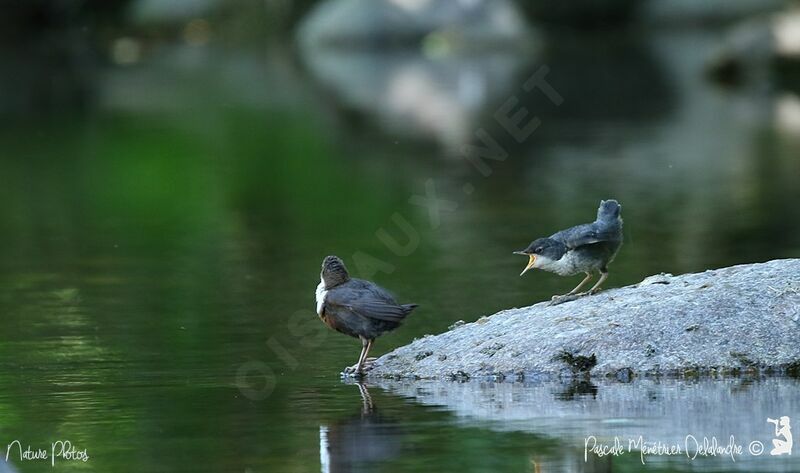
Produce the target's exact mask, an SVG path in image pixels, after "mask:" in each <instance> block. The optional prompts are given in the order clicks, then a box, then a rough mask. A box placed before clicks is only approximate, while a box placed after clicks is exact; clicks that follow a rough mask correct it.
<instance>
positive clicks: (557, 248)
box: [514, 238, 567, 276]
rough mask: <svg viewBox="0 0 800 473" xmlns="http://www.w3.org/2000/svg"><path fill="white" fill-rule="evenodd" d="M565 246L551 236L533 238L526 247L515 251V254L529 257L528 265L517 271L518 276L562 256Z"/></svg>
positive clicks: (565, 249)
mask: <svg viewBox="0 0 800 473" xmlns="http://www.w3.org/2000/svg"><path fill="white" fill-rule="evenodd" d="M566 251H567V248H566V247H565V246H564V244H562V243H559V242H557V241H556V240H553V239H551V238H539V239H536V240H533V241H532V242H531V244H530V245H528V247H527V248H525V249H524V250H522V251H515V252H514V254H515V255H524V256H527V257H528V258H530V259H529V260H528V265H527V266H525V269H523V270H522V272H521V273H519V275H520V276H522V275H523V274H525V273H526V272H527V271H528V270H529V269H531V268H542V267H545V266H547V265H548V264H550V263H552V262H553V261H558V260H560V259H561V257H562V256H564V253H566Z"/></svg>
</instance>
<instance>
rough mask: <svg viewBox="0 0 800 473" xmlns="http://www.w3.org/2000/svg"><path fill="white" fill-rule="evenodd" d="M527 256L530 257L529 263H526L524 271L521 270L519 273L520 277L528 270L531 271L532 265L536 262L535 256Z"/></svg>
mask: <svg viewBox="0 0 800 473" xmlns="http://www.w3.org/2000/svg"><path fill="white" fill-rule="evenodd" d="M528 256H529V257H530V261H528V266H525V269H523V270H522V272H521V273H519V275H520V276H522V275H523V274H525V273H526V272H527V271H528V270H529V269H531V268H532V267H533V263H534V262H536V255H528Z"/></svg>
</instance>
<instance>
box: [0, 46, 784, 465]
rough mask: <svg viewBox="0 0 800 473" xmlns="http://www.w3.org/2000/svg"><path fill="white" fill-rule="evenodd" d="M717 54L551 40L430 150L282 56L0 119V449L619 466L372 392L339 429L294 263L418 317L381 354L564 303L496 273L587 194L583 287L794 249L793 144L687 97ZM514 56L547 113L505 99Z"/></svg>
mask: <svg viewBox="0 0 800 473" xmlns="http://www.w3.org/2000/svg"><path fill="white" fill-rule="evenodd" d="M718 38H719V34H717V33H713V34H712V33H705V32H702V31H698V32H694V33H688V34H687V33H685V32H683V31H676V32H674V33H669V32H663V33H659V34H658V35H656V36H655V37H654V38H648V39H646V40H645V39H644V38H641V37H639V36H636V35H634V37H623V38H617V37H614V38H612V39H607V38H601V40H602V41H601V44H603V45H604V46H603V48H601V52H600V53H599V55H596V54H589V53H587V52H585V51H584V50H583V48H584V47H585V46H586V45H587V44H594V42H596V41H598V39H597V38H591V37H590V38H584V40H583V41H584V42H583V43H581V42H578V44H577V45H575V44H572V45H571V44H570V43H569V42H560V41H553V46H552V47H551V49H550V50H548V52H547V53H546V54H545V55H544V56H539V57H532V58H525V60H523V61H521V62H520V65H519V67H518V70H517V71H516V72H515V73H513V74H510V75H509V78H508V81H507V84H508V85H507V87H505V88H502V87H500V88H499V90H494V92H493V94H494V95H490V98H489V99H487V100H488V101H487V102H486V103H483V104H482V106H481V107H480V110H481V111H480V112H478V113H474V114H471V115H469V119H468V120H465V123H466V124H465V125H464V126H463V127H462V128H463V129H464V130H466V133H467V134H466V137H467V138H466V139H465V140H462V141H458V140H456V141H455V142H454V141H453V138H452V134H448V133H444V135H445V138H442V136H443V135H442V134H437V133H432V134H431V135H425V134H424V133H419V131H418V130H417V131H413V130H412V131H408V130H403V129H398V128H396V127H394V126H393V125H392V123H393V122H392V120H384V119H378V118H376V114H375V113H373V112H374V110H372V109H370V108H369V107H367V108H365V109H359V108H358V107H355V109H354V107H353V106H352V104H348V103H346V102H347V100H346V99H345V98H343V97H346V95H347V93H348V92H347V91H341V90H337V89H336V87H331V86H330V84H327V85H326V82H325V80H324V79H323V78H319V77H314V75H313V72H312V70H313V67H309V66H306V65H304V64H303V59H302V58H299V57H297V52H296V51H294V50H293V49H292V48H291V47H289V46H286V45H285V44H284V45H282V46H277V47H275V48H272V49H270V50H269V52H268V53H266V55H265V53H264V51H263V50H261V49H258V48H256V49H253V50H244V51H236V55H235V58H234V59H231V56H233V55H234V53H233V52H232V51H231V50H228V49H225V47H223V46H219V45H213V44H212V45H209V46H206V47H204V48H201V49H200V50H196V49H193V47H191V46H186V45H177V46H169V45H167V46H163V47H162V48H161V49H157V50H156V52H153V53H152V55H150V56H147V57H145V59H144V60H143V61H142V62H141V63H140V64H136V65H134V66H129V67H122V66H113V65H108V64H103V65H100V66H98V67H97V70H95V72H94V76H93V77H92V80H91V81H90V83H89V84H86V87H87V88H88V89H89V93H88V94H87V95H88V96H87V97H83V98H82V99H81V106H80V107H72V106H70V107H66V106H60V105H59V106H58V107H53V108H52V109H50V110H49V111H47V112H42V111H41V110H38V111H25V110H22V111H20V110H19V109H14V108H10V109H6V110H5V112H4V115H3V123H4V125H3V126H2V128H0V155H1V156H2V160H0V317H1V319H0V320H2V327H3V329H2V330H1V331H0V386H1V388H0V445H3V447H4V448H3V451H5V447H6V446H7V445H8V444H9V443H11V442H12V441H13V440H19V441H20V442H21V443H22V445H23V446H25V445H31V446H32V447H33V448H34V449H35V448H45V449H48V450H49V447H50V443H51V442H54V441H56V440H59V439H62V440H69V441H71V442H72V443H73V444H74V445H76V446H77V447H78V448H79V449H81V450H83V449H86V450H87V451H88V454H89V456H90V459H89V460H88V461H86V462H81V461H77V462H67V461H61V460H58V461H57V465H56V466H57V468H58V470H59V471H133V470H139V471H253V472H255V471H298V472H299V471H319V470H320V469H321V468H322V467H323V466H325V465H328V467H329V468H330V470H331V471H377V469H378V468H379V469H380V471H387V472H388V471H418V470H420V469H424V470H426V471H439V470H440V471H536V470H535V469H536V468H537V465H540V464H541V463H542V460H541V459H542V458H544V459H545V463H547V462H549V464H550V465H555V466H556V468H557V471H572V468H582V470H581V471H598V472H599V471H640V469H641V465H640V464H639V463H638V459H637V458H635V457H620V458H613V459H605V460H602V461H596V462H589V463H585V464H584V463H582V461H580V460H582V457H581V454H582V452H581V444H580V443H577V444H576V443H575V442H574V441H573V440H572V438H573V436H575V435H580V434H584V435H588V434H589V433H590V432H588V431H587V432H583V431H582V430H581V429H583V427H581V425H578V424H575V425H573V427H572V428H571V429H570V430H569V432H570V435H567V434H565V433H563V432H560V431H559V432H556V433H554V434H552V435H547V434H544V433H542V432H538V433H532V432H531V431H530V429H528V428H526V427H528V426H529V424H531V423H533V424H535V423H536V420H535V419H534V420H530V419H529V420H528V421H526V423H525V425H518V424H515V423H509V424H508V425H503V422H502V421H500V422H499V424H500V426H501V428H498V421H495V422H494V423H493V424H488V423H487V422H486V421H484V420H481V418H480V416H475V415H473V414H467V415H462V414H459V413H457V412H452V409H451V408H448V407H446V406H436V405H428V404H424V403H422V404H421V403H418V402H417V400H416V399H415V397H414V396H412V395H410V394H408V393H404V394H398V393H397V392H394V391H393V390H392V389H390V388H385V387H384V388H381V387H370V388H369V393H370V397H371V400H372V403H373V406H372V407H369V408H368V407H365V405H364V404H365V401H364V398H363V393H361V392H360V391H359V389H358V387H357V386H354V385H349V384H343V383H342V382H341V381H340V379H339V374H338V373H339V371H340V370H341V369H342V368H343V367H344V366H346V365H349V364H352V363H353V362H355V359H356V357H357V356H358V350H359V344H358V342H357V341H355V340H352V339H348V338H347V337H344V336H342V335H340V334H336V333H332V332H329V331H327V329H326V328H325V327H324V326H323V325H322V324H321V323H319V321H318V320H317V318H316V315H315V313H314V294H313V293H314V288H315V286H316V284H317V282H318V277H319V276H318V273H319V264H320V262H321V260H322V258H323V257H324V256H325V255H327V254H337V255H339V256H341V257H343V258H344V260H345V262H346V263H347V264H348V265H349V266H350V269H351V270H352V271H353V272H355V273H357V274H358V275H362V276H370V277H371V278H372V279H374V280H376V281H377V282H379V283H380V284H382V285H384V286H386V287H388V288H390V289H391V290H392V291H394V292H395V293H396V294H397V295H398V296H399V299H400V300H401V301H403V302H415V303H418V304H420V308H419V309H418V310H417V311H416V312H414V314H413V316H412V317H411V318H410V319H409V320H408V322H407V324H406V325H404V326H403V327H402V328H400V329H399V330H397V331H396V332H394V333H392V334H389V335H387V336H385V337H383V338H381V339H379V340H378V342H377V344H376V347H375V353H374V354H375V355H380V354H382V353H385V352H387V351H389V350H390V349H392V348H393V347H397V346H399V345H402V344H405V343H407V342H409V341H411V340H412V339H414V338H415V337H420V336H423V335H425V334H428V333H437V332H440V331H443V330H446V328H447V327H448V326H449V325H450V324H452V323H453V322H455V321H457V320H459V319H463V320H466V321H472V320H475V319H477V318H478V317H480V316H482V315H485V314H491V313H494V312H496V311H498V310H501V309H504V308H508V307H514V306H522V305H528V304H531V303H534V302H537V301H541V300H543V299H545V298H547V297H549V296H550V295H552V294H555V293H559V292H564V291H567V290H569V289H571V288H572V287H573V286H574V285H575V284H577V282H578V281H577V280H572V279H568V278H559V277H557V276H554V275H551V274H546V273H540V272H531V273H529V274H526V275H525V277H522V278H520V277H518V274H519V272H520V271H521V269H522V268H523V267H524V264H525V261H524V259H523V258H521V257H518V256H514V255H512V254H511V252H512V251H513V250H517V249H520V248H523V247H524V246H526V245H527V243H528V242H529V241H530V240H532V239H534V238H535V237H538V236H544V235H548V234H550V233H552V232H554V231H556V230H558V229H561V228H563V227H565V226H569V225H573V224H577V223H582V222H585V221H589V220H591V219H592V218H593V216H594V213H595V209H596V206H597V203H598V202H599V200H600V199H602V198H609V197H613V198H616V199H618V200H619V201H620V202H621V203H622V205H623V217H624V219H625V238H626V242H625V245H624V246H623V248H622V251H621V253H620V255H619V257H618V259H617V261H616V262H615V263H614V264H613V265H612V266H611V277H610V279H609V280H608V283H607V285H608V286H621V285H626V284H631V283H635V282H638V281H640V280H641V279H642V278H644V277H645V276H647V275H649V274H652V273H657V272H662V271H663V272H672V273H682V272H688V271H700V270H704V269H707V268H712V267H719V266H724V265H731V264H737V263H747V262H758V261H766V260H770V259H774V258H785V257H796V256H797V255H798V254H799V253H800V207H799V206H798V205H797V203H798V202H800V185H798V176H800V160H799V159H798V156H800V134H799V133H798V130H797V129H796V128H792V124H791V123H792V122H791V120H790V121H789V125H787V124H786V123H784V122H783V121H781V120H783V118H781V117H784V118H785V116H784V115H782V114H781V113H782V112H781V113H779V112H776V110H777V111H780V110H786V109H787V107H788V110H790V112H791V110H793V109H792V107H793V104H795V101H797V97H796V96H795V95H792V93H790V92H783V91H775V92H773V93H770V94H768V95H767V96H766V97H765V96H764V95H763V94H761V93H758V94H750V93H749V92H748V91H746V90H744V91H730V90H724V89H720V88H718V87H715V86H714V85H712V84H710V83H708V82H707V81H706V80H704V78H703V76H702V60H703V58H704V53H705V52H707V51H708V50H710V48H711V47H712V46H713V45H714V44H715V41H716V40H717V39H718ZM176 58H177V59H176ZM542 64H547V65H548V66H549V68H550V70H551V75H550V76H549V80H550V83H551V84H552V85H553V87H554V88H555V89H556V90H558V91H559V93H560V94H561V95H562V96H563V98H564V103H563V104H562V105H560V106H554V105H553V104H551V103H549V102H548V101H546V100H544V99H543V98H542V97H541V96H536V95H535V94H529V95H525V96H523V94H522V92H520V91H519V90H520V86H521V84H522V83H523V82H524V80H525V79H526V78H527V77H528V75H529V74H531V73H533V72H534V71H536V70H537V68H538V67H539V66H540V65H542ZM609 64H610V65H612V66H613V67H611V66H608V65H609ZM234 65H238V66H240V69H235V68H234V67H233V66H234ZM606 66H608V67H606ZM233 69H235V70H237V71H240V72H239V73H237V74H240V75H236V74H233V73H229V72H228V71H230V70H233ZM423 69H424V67H423ZM241 71H245V72H241ZM50 72H51V73H52V74H54V77H58V74H59V73H61V72H63V71H60V70H59V69H57V68H55V69H52V70H50ZM73 72H74V71H73ZM64 73H65V74H67V75H69V74H70V71H66V72H64ZM248 74H249V75H248ZM73 79H74V78H73ZM444 85H445V86H446V85H448V82H447V81H446V80H445V82H444ZM490 85H492V83H490ZM32 87H33V86H32ZM498 87H499V86H498ZM445 89H446V87H445ZM13 92H14V91H12V93H13ZM512 94H518V95H519V97H520V98H521V100H522V103H523V104H524V105H525V106H526V107H528V108H529V109H530V110H531V113H535V114H536V115H537V116H539V117H540V119H541V121H542V125H541V126H540V128H539V129H537V130H536V131H535V132H534V133H533V135H531V137H530V138H528V139H527V140H525V141H524V142H523V143H521V144H520V143H516V141H515V140H513V139H511V138H510V137H509V136H508V135H505V134H504V132H503V130H502V129H501V128H500V127H498V126H497V124H496V122H493V119H492V112H493V111H494V110H495V109H496V108H497V106H499V105H500V104H502V103H503V102H504V101H505V100H506V99H507V98H508V97H509V96H510V95H512ZM10 95H12V94H7V96H10ZM6 98H8V97H6ZM787 104H788V105H787ZM395 118H396V117H395ZM456 118H458V117H454V118H453V120H455V119H456ZM787 127H788V128H787ZM479 128H485V129H486V130H488V132H489V133H491V134H492V135H493V136H495V137H496V139H497V140H498V141H500V142H501V143H502V144H503V146H504V147H505V148H506V149H507V150H508V158H507V159H505V160H504V161H497V162H494V161H492V162H490V165H491V170H492V172H491V174H490V175H489V176H484V175H482V174H481V173H479V172H478V171H477V170H476V168H475V167H474V166H473V165H472V164H470V163H469V162H468V161H467V160H465V159H464V158H463V156H462V155H461V154H460V152H459V150H460V146H461V145H462V144H464V143H467V142H470V143H473V144H474V143H476V141H475V140H474V139H473V138H471V137H472V136H473V133H474V131H475V130H477V129H479ZM459 136H461V135H459ZM426 183H430V184H431V185H432V186H433V189H434V190H435V193H436V195H437V197H438V198H439V199H444V200H446V201H448V203H447V204H445V205H444V206H443V207H440V208H439V211H433V214H431V213H430V212H429V211H430V209H429V208H427V207H424V206H420V205H417V204H415V203H414V202H417V201H414V202H411V201H410V199H412V197H413V196H420V195H425V189H426ZM465 185H468V186H467V187H465ZM467 189H469V190H467ZM398 222H399V223H398ZM387 241H390V242H391V241H394V242H395V243H394V244H391V243H390V244H388V245H387V243H386V242H387ZM756 382H758V381H756ZM786 383H789V384H787V385H788V386H794V385H793V384H791V383H793V381H790V380H787V381H786ZM440 389H445V390H446V389H447V387H446V386H445V387H442V388H440ZM553 389H554V396H556V395H558V394H557V391H559V390H560V388H557V387H554V388H553ZM598 389H599V394H597V395H600V396H602V393H603V389H604V387H603V386H600V387H599V388H598ZM592 399H593V396H592V394H587V393H578V394H577V395H574V396H571V397H567V398H564V399H563V403H564V405H565V406H566V407H565V408H566V409H570V406H572V405H575V406H578V405H582V404H583V403H591V402H592ZM787 399H788V401H787V402H789V404H787V405H789V406H791V407H792V408H795V409H796V408H797V399H798V398H797V397H796V395H795V397H789V398H787ZM520 402H523V403H524V401H520ZM658 402H659V401H658V400H657V399H655V400H653V403H654V405H655V406H656V407H657V406H658ZM571 403H573V404H571ZM720 409H721V412H724V406H722V407H720ZM794 412H795V415H797V416H798V418H800V411H796V410H795V411H794ZM779 414H781V413H776V415H779ZM604 420H605V421H607V422H614V421H615V418H613V417H610V418H608V419H604ZM664 421H665V422H669V420H668V419H667V420H664ZM754 421H757V422H760V423H761V422H763V419H760V418H759V419H757V420H754ZM570 422H571V421H567V427H569V426H570V425H572V424H570ZM644 429H645V431H646V426H645V428H644ZM323 432H324V435H323ZM337 433H338V434H337ZM336 435H339V438H344V439H345V441H347V442H350V441H352V443H353V444H355V445H363V444H367V445H373V447H374V448H372V449H371V450H370V449H369V448H367V447H363V448H362V447H353V448H356V451H360V452H361V453H359V454H356V455H354V457H355V459H348V458H350V457H348V455H351V454H350V453H346V452H349V451H350V450H348V449H347V448H345V447H335V448H333V447H330V445H329V448H330V449H329V448H326V447H325V446H324V445H325V443H324V442H322V445H323V447H322V448H321V437H324V438H325V439H327V441H328V442H329V443H330V442H333V441H335V438H336ZM321 449H322V452H321ZM359 449H361V450H359ZM564 451H567V452H572V453H567V454H562V453H560V452H564ZM331 452H333V453H334V454H336V452H338V454H340V458H338V459H337V458H331ZM342 452H345V453H342ZM326 456H327V460H326V459H325V458H326ZM351 456H352V455H351ZM342 458H344V460H342ZM9 460H10V462H11V463H13V464H14V466H15V468H17V469H18V470H20V471H24V472H27V471H54V470H52V469H51V467H50V464H49V463H48V462H47V461H32V460H26V461H19V459H18V458H15V457H14V455H13V454H12V455H11V456H10V458H9ZM575 465H578V466H575ZM701 465H703V464H695V463H691V464H690V463H688V462H685V461H683V462H682V461H680V460H676V461H672V462H669V463H662V464H658V465H655V466H654V467H655V468H658V469H660V470H662V471H683V470H686V469H689V468H694V469H698V468H699V469H703V466H701ZM715 465H716V464H715ZM722 465H723V467H722V469H723V470H724V469H726V468H728V467H731V468H733V467H732V466H730V465H729V464H727V463H723V464H722ZM760 465H761V466H760V468H764V469H770V468H775V467H777V468H785V470H784V471H789V469H790V466H789V465H788V464H786V463H780V462H778V463H773V464H770V463H764V464H760ZM558 468H560V469H561V470H558ZM708 468H710V469H718V468H719V465H716V466H714V465H711V466H708ZM540 469H541V468H540ZM0 471H2V468H0ZM542 471H547V470H546V469H545V470H542Z"/></svg>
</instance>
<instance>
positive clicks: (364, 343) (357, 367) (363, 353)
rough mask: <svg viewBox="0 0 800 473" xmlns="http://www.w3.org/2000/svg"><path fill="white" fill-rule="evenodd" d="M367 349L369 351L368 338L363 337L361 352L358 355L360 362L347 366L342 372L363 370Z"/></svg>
mask: <svg viewBox="0 0 800 473" xmlns="http://www.w3.org/2000/svg"><path fill="white" fill-rule="evenodd" d="M366 351H367V339H366V338H362V339H361V354H360V355H358V362H357V363H356V364H354V365H353V366H348V367H347V368H345V369H344V370H343V371H342V373H344V374H350V373H358V372H359V371H361V363H362V362H363V360H364V357H365V356H366Z"/></svg>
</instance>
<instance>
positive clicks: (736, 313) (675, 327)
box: [367, 259, 800, 380]
mask: <svg viewBox="0 0 800 473" xmlns="http://www.w3.org/2000/svg"><path fill="white" fill-rule="evenodd" d="M798 340H800V259H785V260H775V261H770V262H767V263H761V264H747V265H740V266H733V267H729V268H723V269H718V270H709V271H705V272H703V273H696V274H685V275H682V276H672V275H657V276H651V277H648V278H646V279H645V280H644V281H642V282H641V283H639V284H637V285H634V286H628V287H623V288H618V289H610V290H607V291H603V292H601V293H599V294H597V295H594V296H590V297H584V298H581V299H578V300H575V301H571V302H566V303H563V304H560V305H554V306H550V305H548V302H542V303H539V304H535V305H533V306H530V307H523V308H518V309H509V310H505V311H502V312H498V313H497V314H494V315H492V316H490V317H481V318H480V319H479V320H477V321H476V322H473V323H468V324H461V325H458V326H456V327H453V328H452V329H451V330H450V331H448V332H445V333H442V334H440V335H436V336H426V337H424V338H422V339H418V340H415V341H414V342H413V343H411V344H409V345H406V346H404V347H400V348H398V349H396V350H394V351H392V352H390V353H387V354H386V355H384V356H382V357H381V358H379V359H378V360H376V362H375V365H374V368H373V369H372V370H371V371H370V372H369V373H368V374H367V378H368V379H369V378H372V379H377V378H386V377H390V378H424V379H436V378H440V379H447V378H450V379H467V378H474V377H479V378H480V377H483V378H490V377H492V378H509V377H511V378H512V379H518V378H527V379H532V378H533V379H536V378H537V377H551V376H575V375H578V376H583V375H586V374H591V375H592V376H602V375H609V376H615V377H617V378H618V379H621V380H626V379H628V378H630V377H632V376H635V375H681V374H682V375H698V374H708V375H713V374H731V373H736V372H737V371H740V370H741V371H759V372H775V373H776V374H777V373H782V372H787V371H788V372H790V373H792V374H797V372H798V371H800V343H798Z"/></svg>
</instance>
